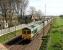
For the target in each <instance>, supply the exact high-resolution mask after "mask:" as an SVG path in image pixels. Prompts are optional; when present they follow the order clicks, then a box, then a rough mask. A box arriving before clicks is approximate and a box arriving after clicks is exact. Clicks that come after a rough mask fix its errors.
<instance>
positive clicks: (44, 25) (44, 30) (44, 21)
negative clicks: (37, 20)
mask: <svg viewBox="0 0 63 50" xmlns="http://www.w3.org/2000/svg"><path fill="white" fill-rule="evenodd" d="M43 19H44V21H43V36H44V34H45V28H44V26H45V20H46V0H45V15H44V17H43Z"/></svg>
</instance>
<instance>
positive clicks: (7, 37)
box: [0, 30, 21, 44]
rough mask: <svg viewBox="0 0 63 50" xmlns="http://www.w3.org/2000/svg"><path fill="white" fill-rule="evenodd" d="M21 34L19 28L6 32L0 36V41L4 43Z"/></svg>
mask: <svg viewBox="0 0 63 50" xmlns="http://www.w3.org/2000/svg"><path fill="white" fill-rule="evenodd" d="M19 35H21V30H17V31H14V32H11V33H8V34H5V35H3V36H1V37H0V43H2V44H5V43H6V42H8V41H9V40H11V39H13V38H15V37H16V36H19Z"/></svg>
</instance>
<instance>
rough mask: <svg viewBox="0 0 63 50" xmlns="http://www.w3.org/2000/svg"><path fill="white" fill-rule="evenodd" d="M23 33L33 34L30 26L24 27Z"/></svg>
mask: <svg viewBox="0 0 63 50" xmlns="http://www.w3.org/2000/svg"><path fill="white" fill-rule="evenodd" d="M22 34H31V30H30V29H28V28H24V29H22Z"/></svg>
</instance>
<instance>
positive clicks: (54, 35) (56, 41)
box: [47, 17, 63, 50]
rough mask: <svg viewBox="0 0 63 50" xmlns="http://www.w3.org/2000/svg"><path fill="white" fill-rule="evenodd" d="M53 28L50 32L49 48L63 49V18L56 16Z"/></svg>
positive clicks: (52, 49)
mask: <svg viewBox="0 0 63 50" xmlns="http://www.w3.org/2000/svg"><path fill="white" fill-rule="evenodd" d="M52 27H53V28H52V30H51V32H50V33H49V34H50V39H49V41H48V45H47V49H48V50H63V19H62V18H60V17H56V18H55V20H54V22H53V26H52Z"/></svg>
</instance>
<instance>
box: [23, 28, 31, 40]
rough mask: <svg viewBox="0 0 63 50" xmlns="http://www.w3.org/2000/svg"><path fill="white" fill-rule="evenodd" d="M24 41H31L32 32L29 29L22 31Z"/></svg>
mask: <svg viewBox="0 0 63 50" xmlns="http://www.w3.org/2000/svg"><path fill="white" fill-rule="evenodd" d="M22 39H24V40H31V30H30V29H28V28H23V29H22Z"/></svg>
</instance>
